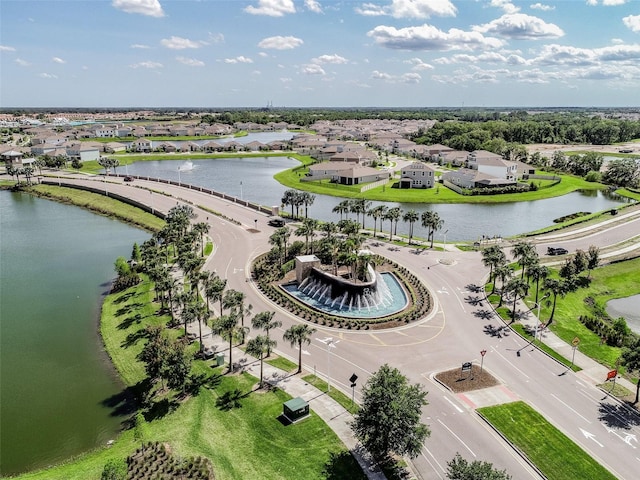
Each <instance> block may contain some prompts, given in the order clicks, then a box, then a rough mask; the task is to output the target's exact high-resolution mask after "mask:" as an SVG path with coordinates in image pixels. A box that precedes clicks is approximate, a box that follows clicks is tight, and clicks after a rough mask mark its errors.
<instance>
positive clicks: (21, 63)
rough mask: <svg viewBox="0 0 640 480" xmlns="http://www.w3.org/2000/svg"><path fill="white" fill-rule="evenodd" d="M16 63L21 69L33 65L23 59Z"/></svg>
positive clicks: (17, 60)
mask: <svg viewBox="0 0 640 480" xmlns="http://www.w3.org/2000/svg"><path fill="white" fill-rule="evenodd" d="M16 63H17V64H18V65H20V66H21V67H30V66H31V64H30V63H29V62H27V61H26V60H23V59H21V58H16Z"/></svg>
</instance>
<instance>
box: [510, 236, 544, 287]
mask: <svg viewBox="0 0 640 480" xmlns="http://www.w3.org/2000/svg"><path fill="white" fill-rule="evenodd" d="M511 255H513V257H514V258H515V259H516V260H517V262H518V263H519V264H520V266H521V267H522V274H521V276H520V278H524V274H525V270H526V268H527V265H528V264H529V262H531V258H532V257H537V256H538V252H536V249H535V247H534V246H533V244H532V243H530V242H524V241H520V242H518V243H516V244H515V245H514V246H513V248H512V249H511Z"/></svg>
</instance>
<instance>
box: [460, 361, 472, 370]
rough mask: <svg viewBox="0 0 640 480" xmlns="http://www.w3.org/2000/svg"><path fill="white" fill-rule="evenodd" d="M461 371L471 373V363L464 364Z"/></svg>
mask: <svg viewBox="0 0 640 480" xmlns="http://www.w3.org/2000/svg"><path fill="white" fill-rule="evenodd" d="M462 371H463V372H470V371H471V362H464V363H463V364H462Z"/></svg>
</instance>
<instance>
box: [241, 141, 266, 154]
mask: <svg viewBox="0 0 640 480" xmlns="http://www.w3.org/2000/svg"><path fill="white" fill-rule="evenodd" d="M244 148H245V150H248V151H250V152H258V151H260V150H267V149H268V147H267V146H266V145H265V144H264V143H262V142H258V141H257V140H254V141H252V142H249V143H245V145H244Z"/></svg>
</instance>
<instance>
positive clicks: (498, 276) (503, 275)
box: [494, 263, 513, 307]
mask: <svg viewBox="0 0 640 480" xmlns="http://www.w3.org/2000/svg"><path fill="white" fill-rule="evenodd" d="M511 277H513V267H511V265H508V264H506V263H505V264H504V265H499V266H498V267H496V269H495V272H494V279H495V280H500V282H501V283H502V288H501V289H500V302H499V303H498V307H501V306H502V302H503V300H504V294H505V292H506V289H505V285H506V284H507V282H508V281H509V280H510V279H511ZM495 280H494V290H495Z"/></svg>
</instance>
